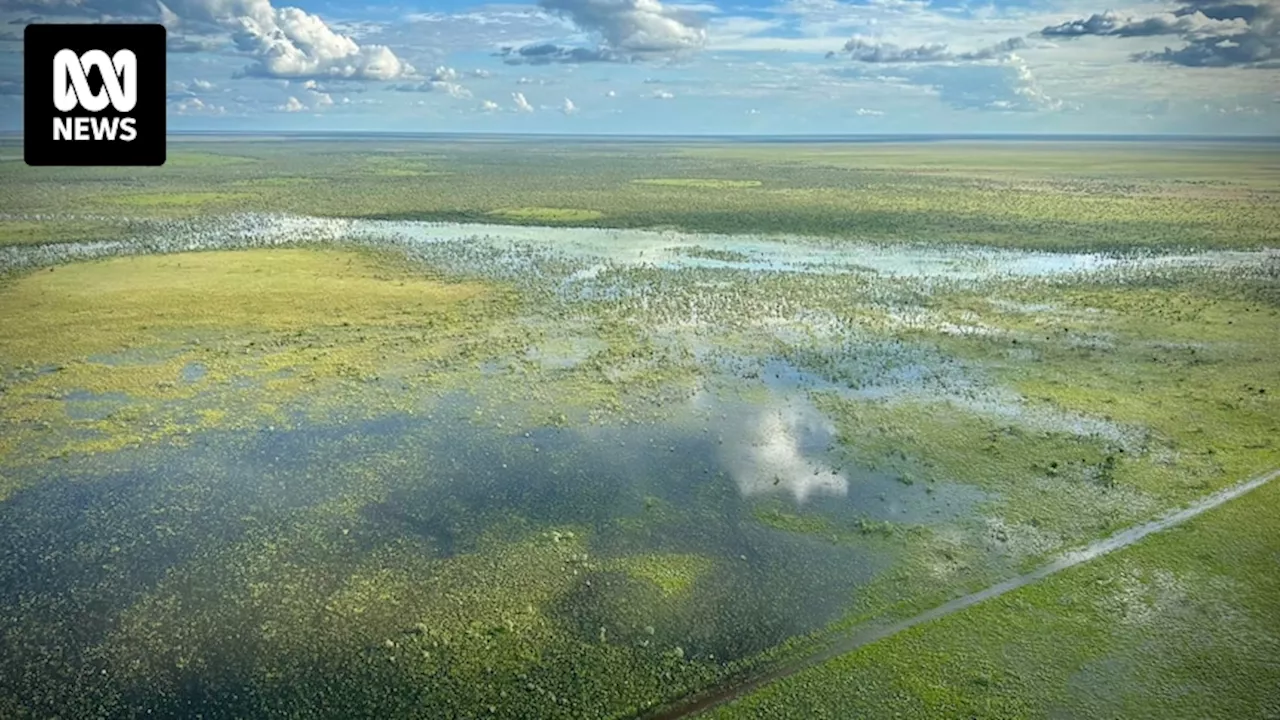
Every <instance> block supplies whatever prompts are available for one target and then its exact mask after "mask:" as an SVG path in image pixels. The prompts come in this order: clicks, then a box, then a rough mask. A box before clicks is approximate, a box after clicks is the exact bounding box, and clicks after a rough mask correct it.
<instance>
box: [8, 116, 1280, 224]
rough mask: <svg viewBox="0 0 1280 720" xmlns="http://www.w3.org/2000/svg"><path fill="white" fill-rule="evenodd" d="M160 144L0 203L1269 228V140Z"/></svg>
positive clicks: (1277, 185) (461, 216)
mask: <svg viewBox="0 0 1280 720" xmlns="http://www.w3.org/2000/svg"><path fill="white" fill-rule="evenodd" d="M169 155H170V160H169V162H168V164H166V166H165V167H163V168H159V169H155V170H149V171H147V172H145V173H141V174H139V173H134V172H130V171H125V170H120V169H111V168H82V169H68V168H48V169H32V168H26V167H21V166H18V165H16V164H14V165H10V166H6V167H4V168H2V169H0V187H3V189H4V191H5V195H6V198H7V201H6V202H7V206H6V208H5V210H6V212H8V213H10V214H13V215H21V214H30V213H48V212H61V211H62V210H64V209H65V208H68V207H76V208H79V209H80V211H82V212H90V211H91V212H96V213H120V214H128V215H134V214H137V215H146V216H158V217H184V216H191V215H197V214H200V213H203V212H207V211H211V210H217V211H221V210H226V209H236V210H242V211H244V210H270V211H289V212H297V213H304V214H321V215H334V216H342V217H381V218H402V219H423V220H474V221H491V220H492V219H493V218H494V217H502V219H503V220H504V221H506V222H516V223H530V224H540V223H548V222H550V223H555V224H571V225H592V226H606V227H677V228H684V229H687V230H693V231H705V232H749V233H782V234H801V235H817V236H825V237H832V238H852V239H871V240H895V241H919V242H931V243H934V242H941V243H950V242H975V243H984V244H993V245H1000V246H1010V247H1039V248H1051V249H1067V248H1069V249H1083V248H1096V249H1115V248H1125V247H1150V248H1173V247H1197V246H1214V247H1238V248H1249V247H1260V246H1265V245H1268V244H1275V242H1276V241H1277V238H1278V237H1280V219H1277V213H1276V212H1275V210H1274V208H1275V207H1276V205H1277V203H1280V181H1278V180H1277V179H1276V178H1277V177H1278V175H1277V172H1276V168H1277V167H1278V166H1280V151H1278V150H1277V149H1276V148H1275V146H1274V145H1259V146H1256V147H1255V146H1248V145H1244V146H1238V145H1230V144H1227V145H1222V144H1210V145H1194V144H1189V145H1179V146H1173V147H1170V146H1165V145H1156V144H1154V143H1153V144H1151V145H1150V146H1146V145H1135V144H1127V145H1121V146H1119V147H1113V146H1106V145H1080V144H1075V145H1070V146H1063V145H1054V144H1024V145H1018V144H995V143H968V144H964V143H934V144H918V145H900V146H892V145H890V146H881V145H823V146H803V145H795V146H792V145H785V146H770V145H745V144H743V145H737V144H728V145H718V146H700V145H694V146H679V145H661V144H659V145H652V146H645V147H644V149H643V151H638V150H637V149H636V148H635V147H634V146H626V145H617V144H607V143H592V144H576V145H575V144H553V143H539V142H532V141H530V142H523V143H517V144H514V145H513V144H510V143H482V142H463V141H452V142H446V141H430V142H427V141H418V142H414V141H403V140H402V141H391V140H378V139H369V140H363V141H323V142H322V141H291V142H289V143H287V144H283V145H282V144H278V143H266V142H258V143H255V142H244V141H242V142H237V143H234V144H233V143H229V142H228V143H220V142H207V141H206V142H199V143H182V142H181V141H177V142H174V143H173V147H171V148H170V153H169ZM19 178H21V179H19ZM300 178H301V179H305V180H300ZM513 209H514V210H513ZM559 209H564V210H559ZM0 236H2V235H0Z"/></svg>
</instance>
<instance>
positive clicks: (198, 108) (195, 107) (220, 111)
mask: <svg viewBox="0 0 1280 720" xmlns="http://www.w3.org/2000/svg"><path fill="white" fill-rule="evenodd" d="M173 111H174V112H175V113H176V114H178V115H224V114H226V112H227V109H226V108H225V107H223V106H222V105H214V104H212V103H207V102H205V101H203V100H201V99H200V98H196V97H193V98H187V99H185V100H182V101H180V102H178V103H176V104H174V106H173Z"/></svg>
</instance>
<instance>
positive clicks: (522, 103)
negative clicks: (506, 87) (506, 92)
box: [511, 92, 533, 113]
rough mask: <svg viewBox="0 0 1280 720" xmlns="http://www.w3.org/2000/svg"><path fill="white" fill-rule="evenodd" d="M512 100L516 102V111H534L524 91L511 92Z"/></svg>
mask: <svg viewBox="0 0 1280 720" xmlns="http://www.w3.org/2000/svg"><path fill="white" fill-rule="evenodd" d="M511 102H513V103H515V106H516V112H522V113H531V112H533V106H532V105H530V104H529V101H528V100H526V99H525V97H524V93H520V92H513V93H511Z"/></svg>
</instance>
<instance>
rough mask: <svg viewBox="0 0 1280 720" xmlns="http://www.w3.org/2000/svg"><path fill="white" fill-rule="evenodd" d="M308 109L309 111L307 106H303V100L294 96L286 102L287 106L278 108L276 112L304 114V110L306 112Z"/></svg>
mask: <svg viewBox="0 0 1280 720" xmlns="http://www.w3.org/2000/svg"><path fill="white" fill-rule="evenodd" d="M306 109H307V106H306V105H303V104H302V101H301V100H299V99H298V98H296V97H294V96H292V95H290V96H289V99H288V101H286V102H285V104H283V105H277V106H276V110H279V111H281V112H291V113H292V112H302V111H303V110H306Z"/></svg>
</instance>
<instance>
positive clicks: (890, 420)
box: [0, 140, 1280, 718]
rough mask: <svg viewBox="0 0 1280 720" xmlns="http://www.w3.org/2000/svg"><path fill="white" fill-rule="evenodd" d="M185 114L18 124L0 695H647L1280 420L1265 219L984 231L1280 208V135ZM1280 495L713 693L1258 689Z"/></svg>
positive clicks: (461, 698) (1256, 446)
mask: <svg viewBox="0 0 1280 720" xmlns="http://www.w3.org/2000/svg"><path fill="white" fill-rule="evenodd" d="M170 158H171V162H170V164H169V165H168V166H166V167H165V168H162V169H159V170H145V171H125V170H113V169H27V168H24V167H20V166H18V165H16V164H13V163H6V164H4V165H0V192H3V193H4V194H5V196H6V199H7V200H6V202H7V203H8V204H7V205H6V206H5V208H4V211H5V212H6V213H8V214H7V215H5V216H4V217H3V218H0V230H3V233H4V234H3V235H0V238H3V239H4V242H5V244H6V245H9V247H0V261H3V262H6V263H8V262H9V261H10V259H21V260H23V261H24V262H28V263H30V265H23V264H21V263H18V262H16V260H15V261H14V262H13V264H12V265H6V267H5V269H6V270H12V271H11V272H7V273H6V274H5V275H4V277H3V278H2V279H0V424H2V425H3V427H4V432H3V434H2V435H0V543H3V544H4V546H5V548H6V552H5V553H4V554H0V717H4V718H8V717H17V718H26V717H31V718H36V717H39V718H44V717H54V716H60V717H136V716H144V715H150V716H153V717H155V716H159V717H183V718H185V717H192V716H194V715H196V714H202V715H203V716H204V717H245V716H262V715H271V716H290V717H314V716H324V717H355V716H385V717H431V718H435V717H473V718H474V717H507V718H602V717H619V718H621V717H629V716H632V715H634V714H636V713H638V712H643V711H644V710H646V709H651V708H654V707H656V706H658V705H660V704H662V703H664V702H668V701H671V700H673V699H675V698H677V697H679V696H681V695H683V694H686V693H691V692H698V691H702V690H705V689H706V688H708V687H712V686H714V685H715V684H717V683H719V682H722V681H724V680H725V679H727V678H732V677H735V676H737V675H738V674H739V673H741V672H748V671H755V670H759V669H761V668H766V667H769V666H770V665H771V663H774V662H778V661H783V660H787V659H789V658H793V657H797V656H799V655H801V654H803V653H804V652H805V651H806V650H807V649H809V648H811V647H813V645H814V644H815V643H817V642H820V641H821V640H823V639H825V638H827V637H830V636H831V634H832V633H837V632H841V631H844V630H847V629H849V628H851V627H855V626H859V625H861V624H863V623H866V622H884V621H887V620H889V619H894V618H902V617H908V616H911V615H914V614H915V613H917V612H919V611H921V610H923V609H926V608H930V607H934V606H936V605H938V604H940V603H942V602H945V601H946V600H948V599H951V598H953V597H955V596H957V595H961V594H964V593H968V592H972V591H975V590H977V589H979V588H982V587H985V586H987V585H989V584H991V583H993V582H995V581H998V580H1001V579H1004V578H1008V577H1010V576H1013V575H1015V574H1017V573H1019V572H1021V571H1024V570H1025V569H1027V568H1029V567H1032V566H1036V565H1038V564H1040V563H1042V562H1044V561H1045V560H1046V559H1047V558H1049V557H1051V556H1053V555H1055V554H1056V553H1059V552H1061V551H1063V550H1064V549H1067V548H1069V547H1072V546H1076V545H1081V544H1084V543H1087V542H1089V541H1091V540H1094V539H1096V538H1099V537H1101V536H1104V535H1106V534H1109V533H1111V532H1113V531H1115V530H1117V529H1119V528H1123V527H1127V526H1131V525H1134V524H1137V523H1140V522H1143V521H1146V520H1148V519H1150V518H1151V517H1153V516H1155V515H1157V514H1159V513H1160V512H1162V511H1164V510H1165V509H1167V508H1170V507H1173V506H1177V505H1179V504H1181V503H1185V502H1188V501H1190V500H1192V499H1195V498H1198V497H1201V496H1203V495H1205V494H1206V493H1209V492H1212V491H1214V490H1217V489H1220V488H1222V487H1225V486H1227V485H1229V484H1231V483H1233V482H1235V481H1237V480H1240V479H1243V478H1245V477H1248V476H1251V475H1254V474H1256V473H1258V472H1260V471H1264V470H1268V469H1271V468H1274V467H1276V466H1280V440H1277V438H1280V400H1277V394H1278V393H1280V363H1277V362H1275V358H1277V357H1280V265H1278V264H1277V258H1276V256H1275V255H1274V253H1272V254H1267V253H1263V252H1256V253H1247V254H1241V255H1224V254H1220V253H1219V254H1208V255H1204V256H1202V257H1201V258H1200V262H1199V263H1194V264H1187V263H1180V264H1179V263H1174V262H1172V261H1170V263H1169V264H1161V261H1157V259H1154V258H1152V257H1149V256H1144V257H1136V256H1126V258H1127V259H1124V260H1123V261H1122V262H1119V263H1118V264H1115V265H1108V266H1106V267H1098V268H1096V269H1092V270H1090V269H1089V268H1091V267H1092V265H1091V263H1092V262H1094V260H1097V259H1090V258H1081V257H1078V256H1070V257H1068V256H1066V255H1042V254H1029V253H1025V252H1013V251H1010V252H994V253H993V252H986V251H983V252H977V251H971V250H968V249H965V248H962V247H960V243H968V242H989V243H992V244H996V245H1001V246H1006V247H1017V248H1031V249H1036V250H1044V249H1064V248H1066V249H1080V248H1107V249H1110V250H1114V251H1116V252H1117V253H1121V254H1124V253H1127V252H1128V251H1131V250H1135V249H1137V250H1143V251H1146V250H1150V249H1159V250H1168V251H1176V252H1178V253H1187V252H1191V251H1192V250H1193V249H1194V248H1206V249H1209V250H1223V249H1242V248H1255V249H1256V248H1263V247H1274V246H1275V245H1276V244H1277V239H1278V230H1277V227H1278V226H1277V213H1276V211H1275V209H1274V207H1275V201H1276V199H1277V197H1278V195H1277V194H1278V192H1280V186H1278V184H1277V182H1276V179H1275V176H1274V174H1273V173H1271V169H1273V168H1274V167H1275V166H1276V165H1277V160H1276V156H1275V153H1274V151H1270V150H1266V149H1265V148H1263V149H1261V150H1260V149H1258V148H1252V147H1244V146H1235V145H1206V146H1186V147H1179V148H1161V147H1154V146H1152V147H1145V146H1128V145H1118V146H1108V147H1095V146H1072V147H1064V146H1025V145H1024V146H1008V145H969V146H953V145H934V146H924V147H856V146H823V147H813V148H806V147H795V146H789V147H786V148H785V149H780V148H778V147H767V146H760V147H753V146H734V145H725V146H705V145H703V146H689V147H674V146H657V145H655V146H646V147H644V148H640V149H637V148H635V147H623V146H617V145H609V144H580V145H564V146H559V145H554V144H550V143H522V144H519V145H516V146H512V145H509V144H499V143H482V142H466V143H461V142H459V143H434V142H433V143H426V142H413V141H407V140H396V141H391V140H368V141H363V142H356V141H342V142H319V141H306V142H303V141H298V142H291V143H274V142H251V141H241V142H235V143H230V142H199V143H196V142H190V143H176V144H175V147H173V148H172V149H171V154H170ZM246 211H264V212H271V213H278V212H292V213H298V214H304V215H307V216H310V217H308V218H301V219H298V218H295V219H294V220H298V221H299V223H300V224H297V225H290V224H289V223H290V222H292V221H291V220H289V219H288V218H286V219H284V220H279V218H278V216H274V215H273V216H270V217H267V218H265V219H262V218H253V217H250V218H249V219H248V220H245V219H244V218H245V216H243V215H238V214H239V213H244V212H246ZM315 216H340V217H348V218H350V217H387V218H421V219H432V220H447V219H454V220H457V219H474V220H476V221H480V222H484V223H487V224H489V225H488V227H486V228H485V229H484V230H483V232H482V233H479V234H481V235H484V236H485V237H472V236H469V235H466V234H465V232H463V233H459V231H458V228H457V227H455V226H448V227H443V226H442V227H439V228H435V229H434V230H433V228H432V227H431V226H425V225H413V224H404V225H402V226H397V227H401V228H408V230H412V231H413V233H417V234H416V235H414V234H412V233H409V234H408V235H406V236H405V237H408V238H409V239H408V240H406V239H405V238H404V237H400V238H388V237H383V236H379V235H378V234H377V233H378V232H381V230H378V229H379V228H385V227H386V226H384V225H379V224H376V223H353V224H344V223H328V224H325V223H321V226H322V228H327V229H326V230H325V232H323V233H317V234H315V235H307V234H306V233H305V232H303V229H306V228H313V227H314V226H315V223H314V222H313V220H314V218H315ZM273 218H274V219H273ZM156 219H160V220H162V221H163V222H156ZM302 221H305V222H302ZM500 222H501V223H515V224H524V225H551V226H555V229H552V230H546V231H535V230H534V229H532V228H528V227H525V228H521V230H520V232H522V233H525V234H524V235H521V236H520V238H519V239H517V240H504V239H503V236H502V234H503V232H504V230H503V229H502V228H497V227H494V223H500ZM272 223H276V224H272ZM307 223H312V224H311V225H308V224H307ZM649 225H655V226H659V227H678V228H682V229H684V230H700V229H701V230H716V231H720V232H733V231H735V230H745V231H750V232H752V233H755V234H759V233H765V232H781V233H787V234H788V235H789V237H787V238H784V239H782V240H780V241H778V242H768V241H764V240H761V239H760V238H758V237H757V238H753V239H741V242H739V241H738V239H733V240H732V241H727V240H725V239H724V238H717V237H712V236H707V235H692V236H690V235H679V236H678V235H659V234H643V233H627V232H614V231H608V232H604V231H602V232H598V233H585V234H583V233H579V234H574V235H570V233H569V231H566V230H564V229H563V228H564V227H567V226H605V227H632V226H649ZM295 227H296V228H301V229H299V230H297V233H298V234H297V236H292V235H290V234H289V233H290V232H292V231H291V230H290V228H295ZM264 228H266V229H264ZM281 228H283V233H284V234H282V235H271V234H270V233H275V232H278V231H281ZM268 231H269V232H268ZM135 232H136V233H138V234H137V235H136V236H135V235H134V233H135ZM308 232H309V231H308ZM167 233H171V234H172V238H176V239H173V240H172V244H170V245H167V246H166V245H164V244H163V243H162V242H161V241H164V240H166V239H170V238H167V237H166V234H167ZM237 233H242V234H246V235H248V236H251V238H252V237H253V234H254V233H259V234H260V237H259V239H260V240H261V244H269V243H275V242H282V241H283V242H286V243H290V242H291V243H293V245H294V246H292V247H288V248H278V247H273V248H258V249H253V250H242V249H227V248H223V249H220V250H217V251H210V252H180V251H182V250H184V249H186V248H184V246H183V245H182V243H183V242H185V240H186V239H188V238H195V239H198V240H199V241H200V242H202V243H204V245H202V246H206V247H214V248H217V247H220V246H219V243H223V244H225V245H227V246H234V247H240V246H241V245H243V244H246V243H247V244H253V243H251V242H247V241H246V242H241V241H242V240H243V239H244V238H243V237H241V236H240V235H238V234H237ZM433 233H438V234H441V237H444V236H446V235H447V238H446V239H443V240H441V239H439V238H437V237H436V236H435V235H433ZM449 233H453V234H452V235H449ZM806 233H809V234H820V235H822V236H823V238H821V239H817V240H812V241H808V242H806V241H804V240H803V239H801V238H799V237H795V236H798V235H802V234H806ZM489 236H493V237H489ZM135 237H136V238H143V240H144V241H145V242H144V241H135ZM414 237H417V238H419V240H417V241H414V240H413V239H412V238H414ZM316 238H319V239H320V240H322V242H315V240H316ZM91 239H102V240H125V241H127V242H125V243H124V244H122V245H120V246H119V248H118V252H120V253H122V254H123V255H125V256H124V257H113V258H107V259H98V260H93V261H86V262H70V263H69V262H67V261H68V260H71V259H74V257H75V256H74V254H73V253H74V252H75V251H77V250H79V249H83V248H88V247H89V246H88V245H81V244H79V243H81V241H84V240H91ZM424 239H426V240H431V241H430V242H428V241H426V240H424ZM557 240H562V241H563V242H561V243H559V245H561V246H563V245H569V244H571V243H570V241H571V240H572V242H573V243H576V244H575V245H574V249H573V251H572V252H567V251H566V252H565V253H564V254H556V252H555V251H556V250H557V248H558V245H557ZM859 240H873V241H879V240H894V241H913V240H918V241H927V242H929V243H932V245H931V246H930V247H916V248H913V247H899V246H892V247H876V246H871V245H864V244H859V243H858V241H859ZM46 242H47V243H57V245H56V246H55V245H50V246H49V247H36V245H38V244H40V243H46ZM236 243H240V244H239V245H237V244H236ZM155 248H164V249H166V250H168V251H169V252H170V254H143V253H145V251H147V250H152V249H155ZM939 248H941V250H939ZM819 251H822V252H827V253H831V254H832V255H833V256H836V257H839V258H841V259H843V260H847V261H851V262H846V263H845V264H844V265H828V266H823V265H822V264H821V263H815V262H814V259H815V258H822V257H823V256H822V255H821V252H819ZM59 253H63V254H59ZM877 253H878V255H877ZM929 253H933V255H930V254H929ZM827 259H830V258H829V257H828V258H827ZM1168 259H1169V258H1165V260H1168ZM792 261H794V262H792ZM1098 262H1101V261H1100V260H1099V261H1098ZM789 263H790V264H789ZM811 265H812V267H811ZM20 267H27V268H28V269H24V270H19V269H18V268H20ZM782 267H786V268H790V269H787V270H785V271H784V270H782V269H779V268H782ZM877 267H878V268H881V270H880V271H877V270H876V269H875V268H877ZM795 268H803V269H804V271H799V270H796V269H795ZM1062 268H1077V271H1075V272H1065V271H1063V270H1062ZM1276 498H1277V491H1276V489H1275V488H1274V487H1271V488H1264V489H1263V490H1260V491H1258V492H1257V493H1255V494H1253V495H1250V496H1246V497H1244V498H1241V499H1240V500H1238V501H1236V502H1235V503H1234V504H1233V505H1231V506H1229V507H1226V508H1223V509H1221V510H1220V511H1218V513H1217V514H1215V515H1213V516H1206V517H1204V518H1203V519H1202V520H1199V521H1197V522H1196V523H1195V524H1193V525H1192V526H1191V527H1190V528H1188V529H1185V530H1179V531H1175V532H1172V533H1170V534H1169V535H1168V536H1156V537H1153V538H1150V539H1148V540H1147V541H1146V542H1144V543H1143V544H1142V545H1141V546H1138V547H1135V548H1132V549H1130V550H1128V551H1126V552H1125V553H1124V554H1121V555H1117V556H1114V557H1110V558H1107V559H1105V560H1103V561H1100V562H1099V563H1097V564H1096V565H1088V566H1085V567H1082V568H1076V569H1074V570H1072V571H1070V572H1069V573H1067V574H1064V575H1062V576H1056V577H1054V578H1053V579H1051V580H1050V581H1048V582H1046V583H1045V584H1044V585H1042V586H1034V587H1030V588H1026V589H1024V590H1022V591H1020V592H1018V593H1015V594H1013V595H1010V596H1007V597H1005V598H1002V599H1001V600H999V601H998V602H994V603H991V604H989V605H984V606H979V607H976V608H972V609H970V610H968V611H966V612H965V613H963V614H961V615H957V616H954V617H951V618H948V619H946V620H944V621H941V622H938V623H935V624H932V625H926V626H921V627H918V628H916V629H914V630H912V631H911V632H909V633H907V634H905V635H903V636H901V637H898V638H894V639H891V640H890V641H888V642H886V643H883V644H881V645H875V646H871V647H868V648H865V649H864V650H862V651H859V652H857V653H854V654H852V655H850V656H847V657H844V658H840V659H838V660H836V661H833V662H832V663H830V664H828V665H826V666H824V667H821V668H816V669H814V670H812V671H809V672H807V673H805V674H803V675H801V676H797V677H796V678H793V679H791V680H788V681H786V682H783V683H781V684H779V685H778V686H776V687H772V688H767V689H766V690H764V691H762V692H761V693H760V695H758V696H756V697H753V698H748V699H746V700H744V701H743V702H742V703H741V704H740V705H737V706H734V707H732V708H727V709H725V710H724V712H726V713H729V714H733V713H746V714H748V715H750V714H752V713H754V714H757V715H759V716H763V717H772V716H776V715H779V714H782V713H785V712H787V711H789V710H794V711H796V712H798V713H800V714H801V715H804V714H805V713H806V712H807V713H809V714H810V715H813V716H818V717H822V716H828V717H850V716H861V715H866V716H884V715H893V714H895V713H896V714H899V715H903V716H912V717H915V716H924V717H945V718H951V717H956V716H962V717H963V716H970V715H974V716H981V717H1010V716H1047V715H1053V714H1055V713H1059V712H1061V713H1065V714H1067V715H1070V716H1081V715H1090V716H1099V717H1101V716H1131V715H1141V714H1142V712H1145V709H1146V708H1148V707H1151V708H1156V709H1157V710H1158V711H1159V712H1154V711H1153V712H1152V713H1151V715H1152V717H1173V716H1197V717H1217V716H1223V717H1267V716H1268V713H1271V712H1272V711H1273V710H1274V707H1275V697H1274V695H1268V694H1267V693H1269V692H1273V691H1272V690H1270V689H1271V688H1274V687H1275V685H1276V683H1275V680H1276V678H1275V671H1274V668H1275V665H1274V659H1275V658H1276V657H1277V656H1276V644H1277V638H1276V629H1275V628H1276V627H1278V626H1280V625H1278V623H1277V621H1276V619H1277V615H1276V612H1277V609H1276V605H1275V600H1274V598H1276V597H1278V596H1280V595H1278V594H1277V588H1276V581H1277V580H1276V578H1277V575H1278V574H1280V571H1278V570H1277V566H1276V565H1275V562H1274V560H1275V557H1274V556H1275V553H1276V542H1277V532H1278V531H1277V529H1276V525H1275V523H1269V522H1267V521H1266V518H1267V517H1268V515H1267V511H1269V510H1274V508H1275V503H1276ZM1224 517H1225V518H1230V521H1229V522H1228V521H1225V520H1223V519H1222V518H1224ZM1059 649H1061V650H1060V652H1059ZM1145 651H1150V653H1148V654H1146V655H1144V652H1145ZM1268 658H1270V659H1271V660H1270V661H1268ZM1268 662H1270V664H1268ZM1041 681H1043V682H1041ZM1188 688H1189V689H1190V690H1187V692H1182V690H1186V689H1188ZM1268 703H1270V705H1268ZM1273 714H1274V713H1273Z"/></svg>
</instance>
